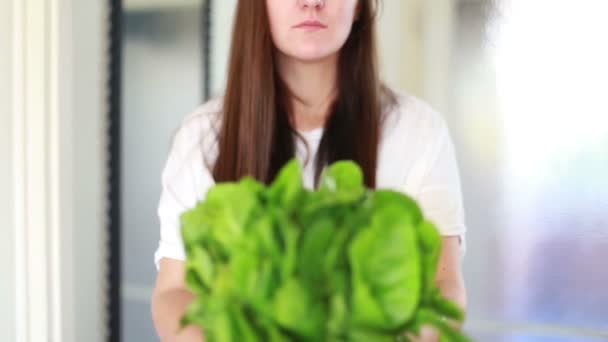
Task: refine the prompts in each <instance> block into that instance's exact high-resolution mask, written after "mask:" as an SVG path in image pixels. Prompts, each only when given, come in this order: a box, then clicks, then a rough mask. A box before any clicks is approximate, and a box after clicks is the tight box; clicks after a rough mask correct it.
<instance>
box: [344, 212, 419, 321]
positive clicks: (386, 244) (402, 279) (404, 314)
mask: <svg viewBox="0 0 608 342" xmlns="http://www.w3.org/2000/svg"><path fill="white" fill-rule="evenodd" d="M349 257H350V261H351V265H352V270H353V279H354V281H353V288H354V291H355V297H354V298H355V300H354V301H353V308H352V310H353V317H354V318H355V319H357V318H358V319H359V320H361V323H363V324H369V325H371V326H373V327H378V328H384V329H394V328H397V327H398V326H400V325H402V324H405V323H406V322H407V321H408V320H410V319H411V318H412V316H413V315H414V313H415V310H416V308H417V306H418V304H419V300H420V295H421V290H422V281H421V275H422V274H421V271H422V270H421V267H420V255H419V248H418V241H417V237H416V231H415V229H414V227H413V226H412V224H411V221H410V220H409V219H408V217H407V215H404V213H403V211H402V208H400V206H395V205H389V206H386V207H383V208H382V209H380V208H379V209H378V210H377V211H376V212H374V213H373V217H372V225H371V226H370V227H369V228H367V229H364V230H362V231H361V232H360V233H359V234H358V235H357V236H356V237H355V239H354V241H353V243H352V245H351V247H350V252H349ZM364 284H368V285H367V287H368V288H369V290H367V289H366V288H365V287H363V285H364ZM368 291H369V293H370V295H371V296H372V298H373V301H374V302H375V303H377V305H378V306H379V307H380V308H381V310H382V312H383V317H382V318H379V317H377V315H376V314H374V316H369V313H368V312H366V311H367V310H369V308H370V304H369V303H365V305H363V304H362V303H358V302H357V299H358V298H365V297H364V296H363V295H362V294H361V293H363V294H365V295H367V294H366V293H367V292H368ZM367 316H369V317H367Z"/></svg>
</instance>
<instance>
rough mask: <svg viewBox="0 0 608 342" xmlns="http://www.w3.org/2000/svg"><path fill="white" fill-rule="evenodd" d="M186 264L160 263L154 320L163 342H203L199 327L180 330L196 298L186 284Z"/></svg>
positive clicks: (164, 259)
mask: <svg viewBox="0 0 608 342" xmlns="http://www.w3.org/2000/svg"><path fill="white" fill-rule="evenodd" d="M184 275H185V267H184V262H183V261H179V260H172V259H167V258H163V259H161V260H160V264H159V271H158V275H157V277H156V287H155V288H154V294H153V296H152V318H153V320H154V325H155V327H156V332H157V333H158V336H159V337H160V340H161V341H163V342H202V341H204V338H203V334H202V332H201V330H200V329H199V328H197V327H195V326H190V327H187V328H185V329H183V330H181V331H180V330H179V326H180V323H179V322H180V319H181V317H182V316H183V315H184V313H185V312H186V308H187V307H188V305H189V304H190V303H191V302H192V301H194V299H195V296H194V294H193V293H192V292H190V290H188V289H187V288H186V285H185V283H184V278H185V277H184Z"/></svg>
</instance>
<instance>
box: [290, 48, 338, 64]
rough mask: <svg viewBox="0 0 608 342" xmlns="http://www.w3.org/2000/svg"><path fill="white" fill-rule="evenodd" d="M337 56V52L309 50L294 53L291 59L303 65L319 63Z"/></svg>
mask: <svg viewBox="0 0 608 342" xmlns="http://www.w3.org/2000/svg"><path fill="white" fill-rule="evenodd" d="M336 55H337V52H335V51H319V50H307V51H298V52H297V53H293V54H291V56H290V57H291V58H293V59H295V60H297V61H299V62H302V63H319V62H322V61H326V60H328V59H330V58H333V57H334V56H336Z"/></svg>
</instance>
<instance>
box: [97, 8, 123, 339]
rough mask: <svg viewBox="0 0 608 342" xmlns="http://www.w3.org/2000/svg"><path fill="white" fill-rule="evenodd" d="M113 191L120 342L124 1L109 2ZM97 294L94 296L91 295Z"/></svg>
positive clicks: (111, 280) (113, 286) (111, 307)
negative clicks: (121, 123)
mask: <svg viewBox="0 0 608 342" xmlns="http://www.w3.org/2000/svg"><path fill="white" fill-rule="evenodd" d="M109 3H110V30H109V34H110V37H109V49H110V51H109V54H110V56H109V57H110V58H109V84H108V96H109V97H108V100H109V103H108V104H109V107H108V108H109V118H108V119H109V120H108V121H109V132H108V133H109V145H108V148H109V156H110V158H109V163H110V165H109V166H108V168H109V192H108V215H109V221H108V230H109V231H108V240H107V241H108V246H107V252H108V264H107V277H108V278H107V283H106V284H107V286H108V287H107V293H106V296H107V299H108V300H107V303H108V307H107V309H108V310H107V311H106V313H107V323H106V324H107V325H106V328H107V329H108V335H107V336H108V341H110V342H115V341H116V342H117V341H120V332H121V326H120V320H121V305H120V271H121V266H120V233H121V229H120V215H121V214H120V206H121V203H120V179H121V177H120V157H121V156H120V145H121V142H120V140H121V139H120V137H121V128H120V126H121V125H120V122H121V113H120V103H121V91H122V87H121V83H122V75H121V66H122V0H109ZM91 295H94V294H91Z"/></svg>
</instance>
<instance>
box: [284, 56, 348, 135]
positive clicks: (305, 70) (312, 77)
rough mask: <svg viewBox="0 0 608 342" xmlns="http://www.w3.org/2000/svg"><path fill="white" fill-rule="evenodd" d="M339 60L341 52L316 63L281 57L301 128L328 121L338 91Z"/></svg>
mask: <svg viewBox="0 0 608 342" xmlns="http://www.w3.org/2000/svg"><path fill="white" fill-rule="evenodd" d="M337 64H338V58H337V55H333V56H330V57H328V58H326V59H324V60H321V61H318V62H314V63H312V62H310V63H307V62H301V61H297V60H295V59H293V58H290V57H286V56H280V57H279V73H280V75H281V78H282V79H283V81H284V82H285V83H286V85H287V87H288V88H289V90H290V92H291V93H292V96H293V98H292V109H293V113H292V114H293V120H294V123H293V124H294V126H295V128H296V129H297V130H300V131H309V130H312V129H314V128H318V127H322V126H323V125H324V123H325V120H326V118H327V116H328V114H329V107H330V105H331V103H332V102H333V101H334V99H335V97H336V95H337V87H336V75H337Z"/></svg>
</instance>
